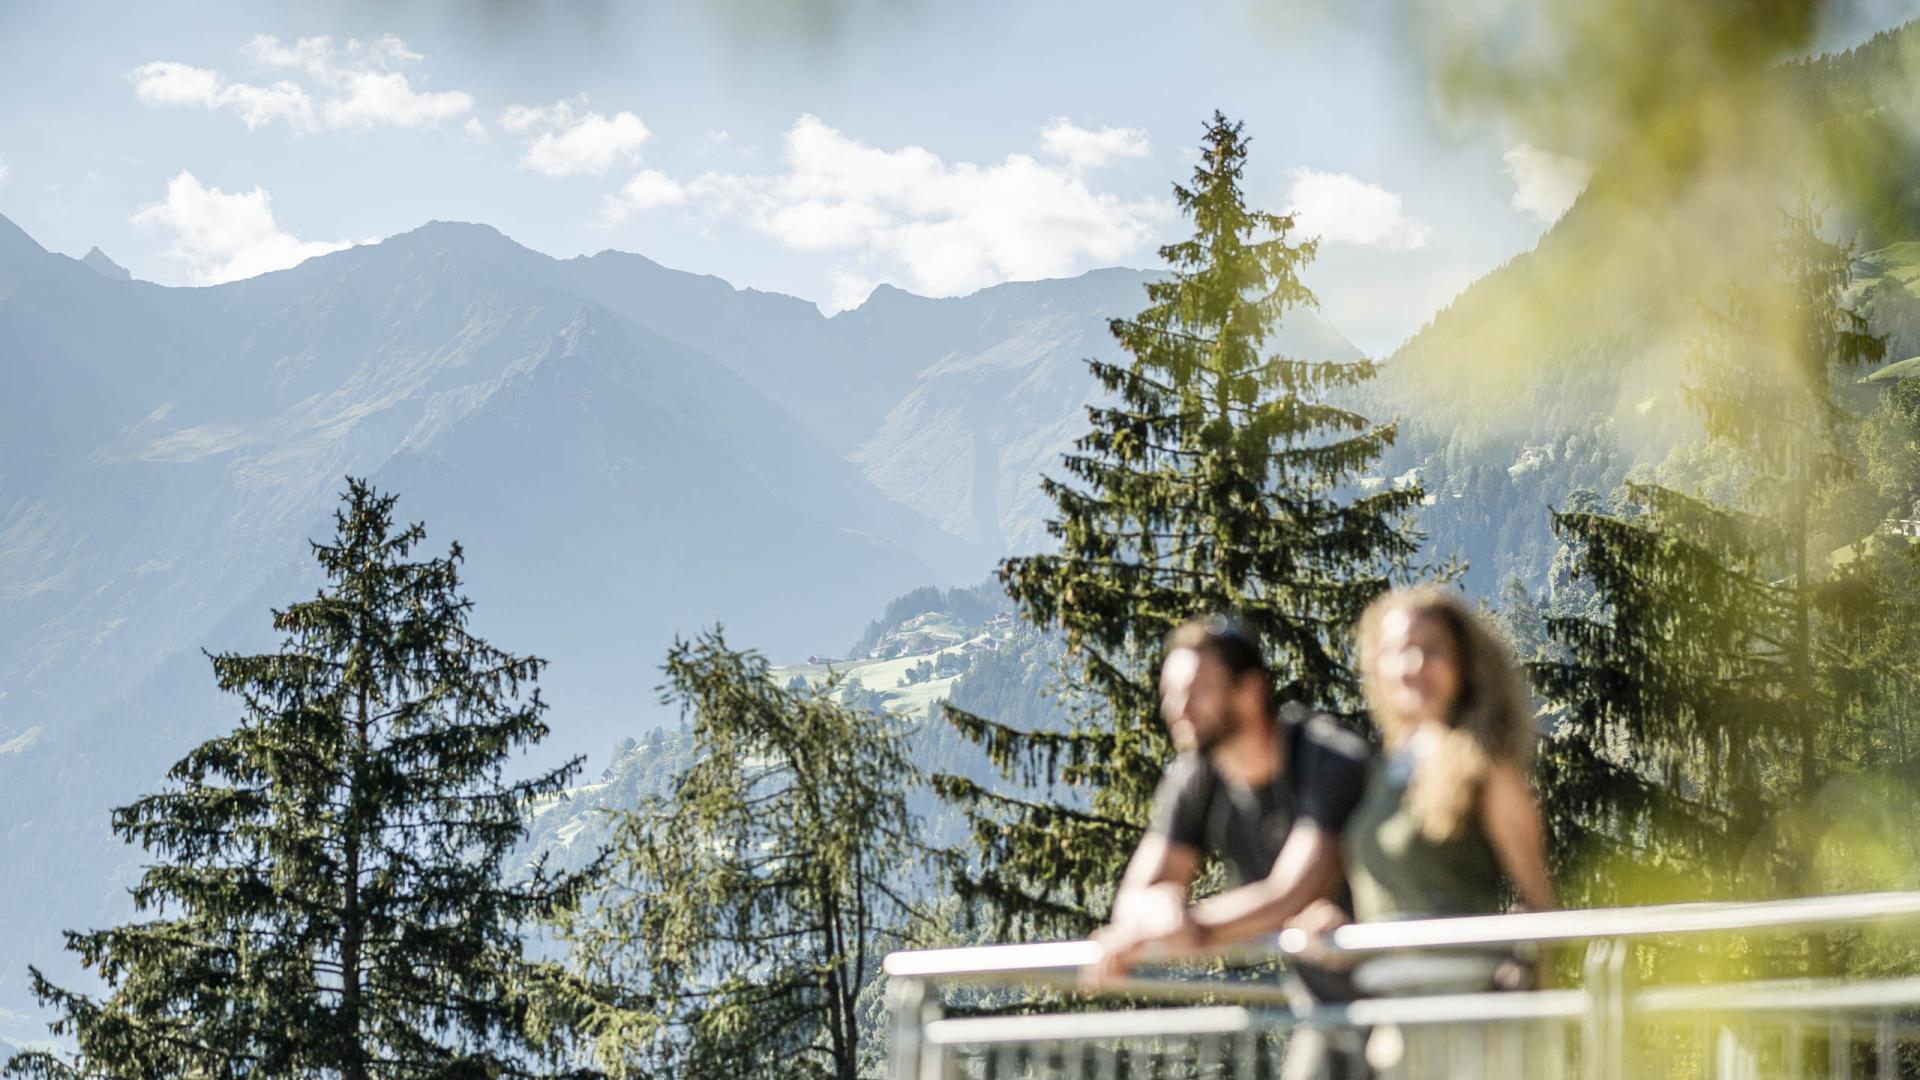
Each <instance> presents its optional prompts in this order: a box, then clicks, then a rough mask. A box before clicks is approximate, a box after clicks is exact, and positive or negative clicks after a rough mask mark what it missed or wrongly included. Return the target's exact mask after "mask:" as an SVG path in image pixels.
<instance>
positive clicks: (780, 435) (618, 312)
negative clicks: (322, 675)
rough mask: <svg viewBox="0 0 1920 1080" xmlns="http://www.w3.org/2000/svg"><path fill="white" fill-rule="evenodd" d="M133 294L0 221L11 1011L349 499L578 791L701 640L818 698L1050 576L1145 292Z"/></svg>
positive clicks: (0, 540) (346, 288)
mask: <svg viewBox="0 0 1920 1080" xmlns="http://www.w3.org/2000/svg"><path fill="white" fill-rule="evenodd" d="M103 261H104V256H102V257H101V258H100V259H95V260H93V264H88V263H87V262H84V261H82V260H75V259H70V258H68V257H66V256H62V255H56V254H53V253H50V252H48V251H46V250H45V249H43V248H41V247H40V245H39V244H37V243H35V242H34V241H33V240H32V239H31V238H30V237H28V236H27V235H26V234H25V233H24V232H22V231H21V230H20V229H18V228H17V227H16V226H15V225H14V224H13V223H12V222H10V221H7V220H6V219H4V218H0V379H4V380H5V383H6V385H7V387H8V388H9V392H7V393H5V394H0V815H4V818H3V820H5V822H6V823H7V824H6V826H5V827H4V828H0V860H4V861H5V863H6V864H7V865H10V866H15V867H25V866H35V867H59V868H62V869H61V870H60V872H58V873H54V874H52V875H50V876H45V877H43V876H40V875H37V874H12V875H8V876H7V877H6V878H5V879H4V880H0V927H4V929H0V1009H16V1010H18V1009H24V1007H25V1005H26V1003H25V1001H24V1000H23V997H22V986H21V980H22V978H23V974H24V967H25V964H26V963H27V962H29V961H34V962H40V963H53V964H55V965H56V966H58V965H59V964H60V963H61V962H63V958H62V957H61V955H60V952H59V947H58V946H59V939H58V936H57V931H58V930H59V929H61V928H63V927H66V926H70V925H77V924H89V925H92V924H98V923H100V922H102V921H104V920H108V919H113V918H118V917H121V916H122V915H123V914H124V904H125V900H124V895H123V893H122V892H121V886H123V885H125V884H126V883H128V882H129V881H130V880H131V876H130V875H131V874H132V873H133V872H134V867H135V860H136V858H137V856H136V853H134V852H131V851H129V850H127V849H126V848H124V847H123V846H121V845H120V844H118V843H117V842H116V841H114V840H113V839H112V837H111V836H110V835H109V833H108V830H107V811H108V808H109V807H111V806H114V805H118V804H121V803H124V802H126V801H128V800H129V799H131V798H133V797H134V796H136V795H137V794H139V793H140V792H142V791H145V790H149V789H151V788H152V787H153V786H154V785H155V784H156V783H158V781H159V779H160V772H161V770H162V769H163V768H164V767H165V765H166V764H168V763H170V762H171V761H173V760H175V759H176V758H177V757H179V756H180V754H181V753H183V752H184V751H185V750H186V749H187V748H189V747H190V746H191V745H192V744H193V743H194V742H197V741H198V740H200V739H202V738H205V737H207V736H209V735H211V734H213V733H215V732H217V731H220V730H223V729H225V728H228V727H230V726H231V725H232V723H233V722H234V721H235V719H236V718H237V717H238V715H239V714H238V710H237V708H236V706H235V703H234V702H232V701H229V700H225V699H222V698H221V697H220V696H219V695H218V694H217V693H216V692H215V691H214V689H213V686H212V680H211V678H210V675H209V673H208V671H207V668H206V661H205V659H204V658H203V657H202V656H201V653H200V650H201V649H203V648H205V649H212V650H239V651H247V650H252V649H258V648H262V647H266V646H268V645H270V643H271V640H272V639H271V635H270V632H269V622H268V612H269V609H270V608H271V607H274V606H277V605H282V604H284V603H286V602H287V601H289V600H292V599H294V598H297V597H300V596H303V595H310V594H311V592H312V591H313V590H314V589H315V588H317V587H318V585H319V580H318V578H317V576H316V571H315V569H314V566H313V563H312V560H311V558H310V557H309V555H308V552H307V547H306V544H307V540H308V538H310V537H318V536H322V535H325V533H326V532H327V531H328V529H329V527H330V519H329V515H330V514H331V512H332V509H333V505H334V499H335V495H336V493H337V492H338V491H339V489H340V487H341V478H342V477H343V476H344V475H347V474H353V475H364V476H368V477H370V478H371V479H372V480H373V481H374V482H375V483H376V484H377V485H379V486H381V487H383V488H386V489H389V490H393V491H396V492H398V493H399V494H400V496H401V502H400V505H399V513H400V515H401V516H402V517H403V518H405V519H406V520H409V521H411V520H424V521H425V522H426V523H427V525H428V530H429V539H428V544H429V546H430V547H432V548H436V549H438V548H443V547H444V545H445V544H447V543H448V542H449V541H452V540H456V539H457V540H459V541H461V542H462V543H463V545H464V546H465V548H466V551H467V556H468V562H467V568H466V570H467V579H468V582H469V591H470V593H471V595H472V596H473V597H474V599H475V600H476V602H477V604H478V608H477V611H476V620H477V629H478V630H479V631H480V632H481V633H482V634H485V635H487V636H489V637H491V638H493V639H495V640H496V641H497V642H498V643H499V644H500V645H501V646H502V647H505V648H509V649H515V650H521V651H533V652H536V653H538V654H540V655H543V656H545V657H547V658H548V659H550V660H551V661H552V667H551V668H550V669H549V673H548V676H547V678H546V679H545V680H544V681H543V685H544V688H545V690H546V695H547V697H548V698H549V700H551V701H553V702H554V705H555V708H554V711H553V714H552V720H553V724H554V727H555V730H556V736H555V738H554V739H553V740H552V746H551V747H550V749H549V750H548V752H547V753H548V755H549V757H552V756H558V755H561V754H571V753H574V752H579V751H583V750H598V749H599V748H601V747H604V746H605V745H607V744H608V743H609V742H610V741H611V740H612V738H613V737H614V736H615V735H616V734H632V733H634V732H635V731H638V730H641V729H644V727H645V726H646V725H647V724H648V723H651V722H654V721H655V720H657V719H659V718H660V716H659V711H658V705H657V704H656V702H655V693H654V686H655V683H656V682H657V681H658V677H657V670H656V668H657V665H658V663H659V662H660V659H661V657H662V656H663V654H664V652H665V648H666V646H667V644H668V643H669V641H670V640H671V639H672V637H673V636H674V635H675V634H677V633H678V634H686V633H691V632H693V631H695V630H697V629H699V628H700V627H702V626H705V625H709V624H712V623H714V622H718V621H724V622H725V624H726V626H727V630H728V633H729V636H730V638H731V639H732V640H735V641H737V642H740V643H741V644H747V645H752V646H754V647H757V648H760V649H763V650H765V651H766V652H767V653H768V654H769V655H770V656H773V657H774V658H775V659H776V660H783V661H784V660H787V659H797V658H798V657H800V656H803V655H805V653H806V652H807V651H809V650H811V649H816V648H818V647H819V645H818V643H819V642H821V641H835V640H842V641H844V640H850V639H852V638H853V637H854V636H855V635H856V634H857V633H858V632H859V630H860V628H861V627H862V626H863V625H864V624H865V623H866V621H867V619H868V618H870V616H871V614H872V612H874V611H875V610H878V609H879V608H880V607H881V605H882V604H883V603H884V602H885V601H886V600H887V599H888V598H890V597H893V596H896V595H898V594H900V593H902V592H904V591H905V590H906V589H908V588H909V587H912V586H916V585H920V584H923V583H928V582H938V583H944V584H955V583H967V582H976V581H979V580H980V579H981V578H982V577H983V576H984V575H985V574H986V572H987V571H988V570H989V569H990V568H991V566H992V564H993V561H994V559H995V558H996V557H997V556H998V555H999V554H1001V553H1002V552H1004V551H1007V550H1016V549H1017V550H1028V549H1031V547H1033V546H1034V545H1036V544H1037V543H1040V542H1042V539H1043V538H1042V533H1041V526H1040V522H1041V519H1042V516H1043V514H1044V512H1045V508H1044V507H1043V506H1041V505H1039V504H1038V503H1037V502H1036V501H1035V500H1034V499H1033V498H1032V497H1031V493H1032V488H1033V486H1034V481H1035V479H1036V478H1037V475H1038V473H1039V472H1040V471H1042V470H1044V469H1051V468H1053V467H1054V466H1055V462H1056V460H1057V456H1058V453H1059V452H1060V451H1061V450H1063V449H1065V447H1066V446H1067V445H1068V443H1070V441H1071V439H1072V438H1073V437H1074V436H1075V435H1077V434H1078V429H1079V427H1080V425H1081V424H1082V423H1083V421H1084V414H1083V412H1082V408H1083V406H1084V404H1085V402H1086V401H1087V400H1088V399H1089V395H1090V394H1091V392H1092V384H1091V379H1090V376H1089V375H1088V374H1087V372H1086V369H1085V365H1084V362H1083V361H1084V359H1085V358H1086V357H1087V356H1090V355H1109V356H1111V355H1113V352H1114V350H1113V347H1112V344H1111V342H1110V340H1109V339H1107V338H1106V336H1105V329H1104V328H1105V325H1106V321H1107V320H1108V319H1109V318H1112V317H1114V316H1119V315H1128V314H1131V313H1132V312H1133V311H1135V310H1137V309H1138V308H1139V307H1140V306H1141V305H1142V303H1143V299H1142V294H1141V291H1140V287H1141V285H1142V283H1144V281H1146V280H1147V279H1148V275H1147V274H1145V273H1142V272H1139V271H1127V270H1110V271H1099V272H1095V273H1093V274H1089V275H1084V276H1083V277H1081V278H1073V279H1064V280H1060V281H1045V282H1030V283H1020V284H1011V285H1005V286H1001V287H998V288H995V289H989V290H985V291H983V292H981V293H977V294H974V295H973V296H969V297H961V298H955V299H950V300H933V299H927V298H922V297H916V296H912V295H910V294H907V293H904V292H900V291H899V290H894V289H882V290H878V291H876V293H875V294H874V296H873V297H872V298H870V299H869V301H868V302H867V303H866V304H865V305H863V306H862V307H860V308H858V309H855V310H853V311H849V312H843V313H841V314H839V315H837V316H834V317H832V318H828V317H826V316H824V315H822V314H821V313H820V312H819V311H818V309H817V308H815V307H814V306H813V305H812V304H809V303H807V302H805V301H801V300H798V299H795V298H793V297H787V296H779V295H775V294H769V293H761V292H755V291H752V290H740V289H734V288H733V287H732V286H730V285H727V284H726V283H725V282H722V281H720V280H719V279H716V278H710V277H701V276H698V275H693V274H685V273H681V272H679V271H674V270H670V269H667V268H665V267H662V266H660V265H658V264H657V263H653V262H651V261H650V260H646V259H644V258H642V257H640V256H635V255H625V254H621V253H612V252H608V253H602V254H600V255H596V256H591V257H583V258H577V259H567V260H556V259H553V258H550V257H548V256H545V255H542V254H539V253H537V252H534V251H531V250H528V249H527V248H525V247H522V246H520V245H518V244H516V243H514V242H513V241H512V240H510V239H508V238H507V237H505V236H503V235H502V234H501V233H499V232H498V231H497V230H495V229H492V228H489V227H486V226H481V225H468V224H459V223H447V222H436V223H431V224H429V225H426V226H423V227H421V228H419V229H415V230H413V231H411V232H408V233H404V234H401V235H399V236H395V237H392V238H390V239H388V240H386V241H383V242H381V243H379V244H373V245H364V246H360V247H355V248H350V249H347V250H344V251H340V252H336V253H333V254H330V255H326V256H322V257H319V258H315V259H312V260H309V261H307V262H305V263H302V264H301V265H300V266H297V267H295V268H293V269H290V270H285V271H280V272H277V273H271V274H266V275H262V276H260V277H256V278H251V279H247V280H244V281H239V282H234V283H231V284H227V285H221V286H214V287H207V288H165V287H161V286H158V285H154V284H151V283H148V282H142V281H130V280H122V279H118V278H117V276H109V275H108V274H106V273H103V272H102V267H101V266H100V265H99V264H101V263H102V262H103ZM1293 334H1294V336H1293V337H1292V338H1290V339H1289V340H1291V341H1292V342H1294V343H1295V344H1298V345H1301V346H1302V347H1303V348H1308V349H1313V350H1317V351H1320V352H1322V353H1323V354H1324V355H1328V356H1330V357H1331V356H1337V355H1352V354H1353V350H1352V347H1351V346H1350V345H1348V344H1346V343H1345V341H1344V339H1341V338H1340V337H1339V336H1338V335H1337V334H1335V333H1334V332H1332V331H1331V330H1328V329H1326V328H1325V327H1322V326H1320V325H1319V324H1318V323H1317V322H1314V321H1313V320H1312V319H1311V317H1310V316H1304V315H1303V317H1302V318H1301V319H1300V320H1299V323H1298V328H1297V329H1296V330H1295V331H1294V332H1293ZM15 1034H16V1033H15V1032H14V1031H13V1030H11V1029H9V1028H7V1027H6V1025H5V1024H4V1023H0V1037H13V1036H14V1035H15ZM22 1034H23V1036H26V1037H32V1036H37V1035H38V1034H39V1033H38V1032H37V1031H27V1032H24V1033H22Z"/></svg>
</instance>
